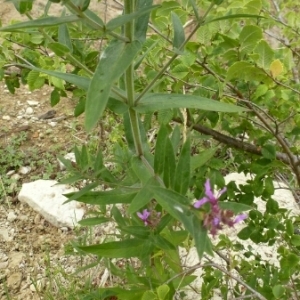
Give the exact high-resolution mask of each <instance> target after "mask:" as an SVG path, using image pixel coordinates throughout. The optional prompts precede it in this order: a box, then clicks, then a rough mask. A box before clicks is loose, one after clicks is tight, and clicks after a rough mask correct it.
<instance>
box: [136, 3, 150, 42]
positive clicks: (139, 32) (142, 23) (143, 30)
mask: <svg viewBox="0 0 300 300" xmlns="http://www.w3.org/2000/svg"><path fill="white" fill-rule="evenodd" d="M152 4H153V0H137V3H136V10H137V11H139V10H141V9H143V8H149V7H151V6H152ZM149 18H150V12H148V13H147V14H145V15H143V16H141V17H138V18H137V19H136V21H135V30H134V35H135V39H137V40H138V41H140V42H141V43H143V42H144V41H145V40H146V34H147V29H148V22H149Z"/></svg>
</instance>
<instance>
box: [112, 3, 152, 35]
mask: <svg viewBox="0 0 300 300" xmlns="http://www.w3.org/2000/svg"><path fill="white" fill-rule="evenodd" d="M157 7H158V5H154V6H150V7H144V8H142V9H140V10H138V11H136V12H134V13H132V14H128V15H122V16H119V17H116V18H114V19H112V20H111V21H109V22H108V23H107V24H106V30H108V31H111V30H114V29H116V28H118V27H121V26H123V25H124V24H126V23H128V22H130V21H132V20H133V19H135V18H139V17H141V16H144V15H146V14H149V13H150V12H151V10H153V9H155V8H157Z"/></svg>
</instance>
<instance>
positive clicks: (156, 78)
mask: <svg viewBox="0 0 300 300" xmlns="http://www.w3.org/2000/svg"><path fill="white" fill-rule="evenodd" d="M213 7H214V3H213V2H212V3H211V4H210V6H209V8H208V9H207V11H206V12H205V14H204V15H203V16H202V17H201V18H200V20H199V21H198V23H197V25H196V26H195V28H194V29H193V30H192V32H191V33H190V35H189V36H188V37H187V38H186V39H185V41H184V42H183V43H182V45H181V46H180V47H179V48H178V50H177V53H174V54H173V56H172V57H171V58H170V60H169V61H168V62H167V63H166V64H165V66H164V67H163V68H162V69H161V70H160V72H158V73H157V74H156V76H155V77H154V78H153V80H152V81H151V82H150V83H149V84H148V86H147V87H146V88H145V89H144V90H143V91H142V92H141V93H140V94H139V96H138V97H137V98H136V99H135V104H137V103H138V102H139V101H140V100H141V99H142V97H143V96H144V95H145V94H146V93H147V92H148V91H149V90H150V89H151V88H152V87H153V86H154V85H155V83H156V82H157V80H159V79H160V77H162V76H163V75H164V73H165V72H166V71H167V69H168V68H169V66H170V65H171V64H172V62H173V61H174V60H175V59H176V58H177V56H178V55H180V52H181V51H182V50H183V49H184V47H185V45H186V44H187V43H188V41H189V40H190V39H191V38H192V36H193V35H194V34H195V32H196V31H197V30H198V29H199V28H200V27H201V26H202V25H203V24H204V20H205V18H206V16H207V15H208V13H209V12H210V11H211V9H212V8H213Z"/></svg>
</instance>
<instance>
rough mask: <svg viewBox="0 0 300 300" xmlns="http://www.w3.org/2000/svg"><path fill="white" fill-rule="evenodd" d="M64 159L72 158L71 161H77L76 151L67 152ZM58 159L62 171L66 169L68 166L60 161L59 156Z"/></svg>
mask: <svg viewBox="0 0 300 300" xmlns="http://www.w3.org/2000/svg"><path fill="white" fill-rule="evenodd" d="M64 159H66V160H70V161H71V162H76V158H75V153H74V152H70V153H67V154H66V155H65V156H64ZM57 161H58V164H59V169H60V170H61V171H63V170H65V169H66V166H65V165H64V164H63V162H62V161H60V159H59V158H58V159H57Z"/></svg>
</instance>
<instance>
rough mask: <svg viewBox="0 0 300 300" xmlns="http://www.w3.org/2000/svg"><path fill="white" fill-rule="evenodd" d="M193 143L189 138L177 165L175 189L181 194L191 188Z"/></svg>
mask: <svg viewBox="0 0 300 300" xmlns="http://www.w3.org/2000/svg"><path fill="white" fill-rule="evenodd" d="M190 150H191V144H190V140H189V139H188V140H187V141H186V142H185V143H184V145H183V147H182V150H181V152H180V156H179V160H178V163H177V166H176V172H175V181H174V190H175V191H176V192H178V193H179V194H181V195H185V194H186V192H187V191H188V188H189V183H190V171H191V154H190Z"/></svg>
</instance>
